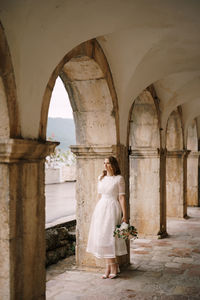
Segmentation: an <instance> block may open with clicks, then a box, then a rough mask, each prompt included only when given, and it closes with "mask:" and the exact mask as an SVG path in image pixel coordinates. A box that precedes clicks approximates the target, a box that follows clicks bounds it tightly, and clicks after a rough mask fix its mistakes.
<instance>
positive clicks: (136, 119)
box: [129, 90, 163, 236]
mask: <svg viewBox="0 0 200 300" xmlns="http://www.w3.org/2000/svg"><path fill="white" fill-rule="evenodd" d="M157 107H158V103H157V102H156V100H154V98H153V97H152V95H151V93H150V91H149V90H145V91H143V92H142V93H141V94H140V95H139V96H138V98H137V99H136V100H135V101H134V103H133V106H132V109H131V113H130V124H129V128H130V129H129V149H130V156H129V164H130V171H129V172H130V222H131V223H133V224H135V226H136V228H137V229H138V232H139V234H140V236H148V235H149V236H156V235H158V234H160V232H161V227H162V222H163V220H161V218H162V213H161V207H160V197H161V195H160V155H159V149H160V133H159V118H158V111H157Z"/></svg>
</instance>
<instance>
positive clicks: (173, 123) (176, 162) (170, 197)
mask: <svg viewBox="0 0 200 300" xmlns="http://www.w3.org/2000/svg"><path fill="white" fill-rule="evenodd" d="M166 146H167V159H166V203H167V216H168V217H180V218H181V217H184V216H185V214H186V212H185V194H184V184H185V182H184V172H186V169H185V165H184V163H185V153H184V151H183V130H182V123H181V112H180V110H179V109H176V110H175V111H173V112H172V113H171V115H170V117H169V119H168V123H167V130H166Z"/></svg>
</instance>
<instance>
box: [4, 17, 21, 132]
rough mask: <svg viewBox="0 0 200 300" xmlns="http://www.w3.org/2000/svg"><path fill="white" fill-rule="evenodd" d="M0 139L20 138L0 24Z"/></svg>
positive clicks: (13, 89) (10, 75) (12, 75)
mask: <svg viewBox="0 0 200 300" xmlns="http://www.w3.org/2000/svg"><path fill="white" fill-rule="evenodd" d="M0 137H1V138H9V137H11V138H16V137H20V124H19V116H18V108H17V93H16V85H15V78H14V71H13V66H12V61H11V56H10V51H9V47H8V43H7V40H6V36H5V33H4V29H3V26H2V24H1V22H0Z"/></svg>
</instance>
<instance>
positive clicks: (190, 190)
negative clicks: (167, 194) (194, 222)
mask: <svg viewBox="0 0 200 300" xmlns="http://www.w3.org/2000/svg"><path fill="white" fill-rule="evenodd" d="M187 150H189V151H190V152H189V154H188V158H187V205H188V206H198V160H199V154H198V136H197V123H196V119H194V120H193V121H192V123H191V124H190V125H189V126H188V132H187Z"/></svg>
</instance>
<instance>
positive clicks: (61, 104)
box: [48, 77, 73, 119]
mask: <svg viewBox="0 0 200 300" xmlns="http://www.w3.org/2000/svg"><path fill="white" fill-rule="evenodd" d="M48 117H50V118H66V119H73V113H72V108H71V105H70V102H69V98H68V94H67V92H66V89H65V87H64V85H63V83H62V80H61V79H60V77H58V78H57V80H56V83H55V86H54V89H53V92H52V96H51V101H50V106H49V114H48Z"/></svg>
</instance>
